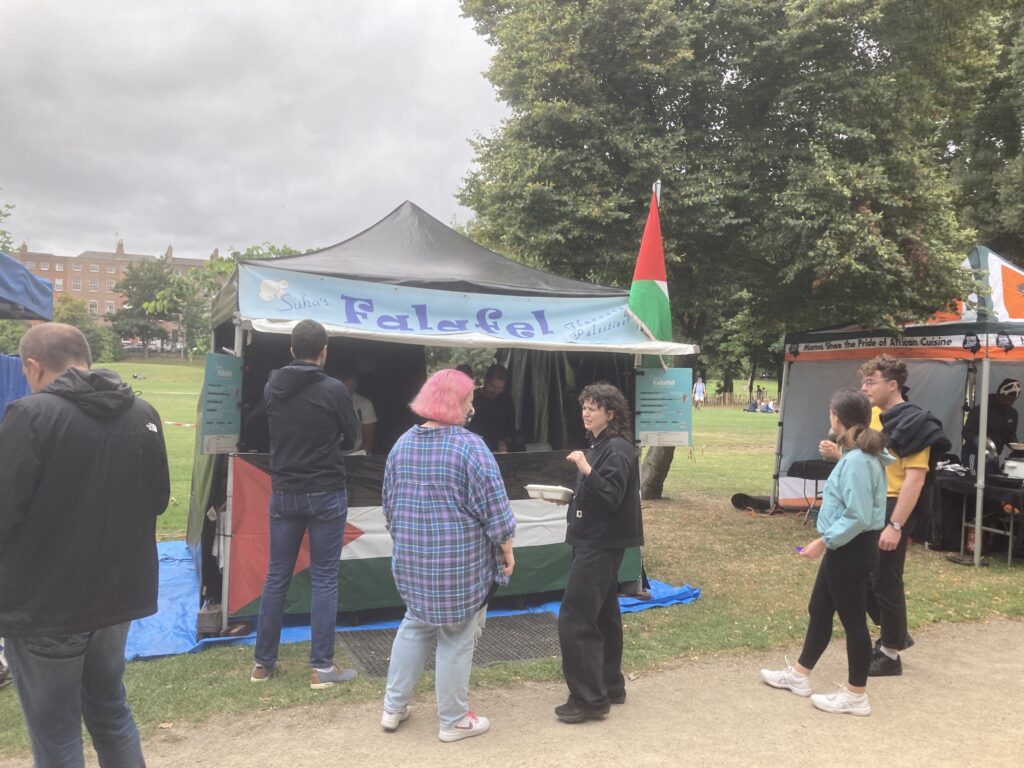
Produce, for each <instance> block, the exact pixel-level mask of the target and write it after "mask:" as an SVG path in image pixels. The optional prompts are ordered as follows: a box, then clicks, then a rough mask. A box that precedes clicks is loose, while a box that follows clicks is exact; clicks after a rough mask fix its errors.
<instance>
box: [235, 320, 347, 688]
mask: <svg viewBox="0 0 1024 768" xmlns="http://www.w3.org/2000/svg"><path fill="white" fill-rule="evenodd" d="M291 351H292V357H293V358H294V360H293V361H292V362H291V364H290V365H287V366H285V367H284V368H279V369H277V370H275V371H271V373H270V379H269V380H268V381H267V385H266V387H265V388H264V395H263V398H264V402H265V404H266V409H267V425H268V427H269V429H270V479H271V486H272V491H273V493H272V495H271V498H270V565H269V567H268V568H267V580H266V582H264V585H263V596H262V599H261V600H260V613H259V618H258V619H257V624H256V653H255V657H256V664H255V665H254V666H253V670H252V674H251V675H250V678H249V679H250V680H252V682H254V683H262V682H265V681H266V680H267V679H269V678H270V677H272V676H273V674H274V671H275V669H276V667H277V651H278V646H279V645H280V642H281V621H282V618H283V615H284V603H285V596H286V595H287V594H288V587H289V585H290V584H291V580H292V571H294V570H295V561H296V558H297V557H298V554H299V547H300V545H301V544H302V537H303V535H304V534H307V533H308V534H309V572H310V582H311V583H310V587H311V595H310V611H309V612H310V629H311V634H312V638H311V643H310V647H309V666H310V678H309V687H310V688H312V689H314V690H318V689H321V688H330V687H331V686H333V685H335V684H337V683H344V682H347V681H349V680H351V679H353V678H354V677H355V676H356V673H355V670H352V669H341V668H339V667H338V666H337V665H336V664H335V663H334V626H335V624H336V622H337V618H338V563H339V561H340V560H341V545H342V539H343V536H344V533H345V519H346V518H347V517H348V495H347V493H346V490H345V487H346V486H345V482H346V476H345V459H344V452H345V451H347V450H350V449H351V448H352V447H353V445H354V444H355V437H356V435H357V434H358V433H359V430H360V429H361V426H360V424H359V419H358V418H357V417H356V412H355V409H354V408H353V407H352V398H351V397H349V393H348V390H346V389H345V385H344V384H342V383H341V382H340V381H338V380H337V379H332V378H331V377H329V376H328V375H327V374H326V373H325V372H324V369H323V365H324V363H325V362H326V361H327V331H325V330H324V327H323V326H322V325H320V323H318V322H316V321H314V320H303V321H302V322H300V323H298V324H297V325H296V326H295V328H294V330H293V331H292V345H291Z"/></svg>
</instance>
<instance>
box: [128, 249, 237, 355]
mask: <svg viewBox="0 0 1024 768" xmlns="http://www.w3.org/2000/svg"><path fill="white" fill-rule="evenodd" d="M234 269H235V262H234V261H232V260H226V259H217V260H213V261H208V262H206V263H205V264H204V265H203V266H202V267H199V268H195V269H190V270H187V271H186V272H185V273H184V274H181V275H174V276H172V277H171V279H170V283H169V284H168V285H167V287H166V288H164V289H163V290H161V291H159V292H158V293H157V294H156V296H155V297H154V299H153V300H152V301H147V302H146V303H145V304H144V305H143V306H144V308H145V310H146V312H147V313H151V314H158V315H164V316H168V317H177V318H178V329H179V332H180V334H181V336H182V338H183V344H184V352H185V353H187V354H188V356H189V357H191V356H193V355H195V354H202V353H204V352H208V351H209V350H210V340H211V336H212V331H213V329H212V328H211V326H210V303H211V302H212V301H213V297H214V296H216V295H217V292H218V291H219V290H220V289H221V287H222V286H223V285H224V282H225V281H226V280H227V279H228V278H229V277H231V273H232V272H233V271H234Z"/></svg>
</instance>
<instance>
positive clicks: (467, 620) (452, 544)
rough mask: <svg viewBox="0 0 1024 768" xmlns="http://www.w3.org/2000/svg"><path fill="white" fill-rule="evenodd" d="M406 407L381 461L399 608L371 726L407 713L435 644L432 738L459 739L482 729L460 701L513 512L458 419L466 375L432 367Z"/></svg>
mask: <svg viewBox="0 0 1024 768" xmlns="http://www.w3.org/2000/svg"><path fill="white" fill-rule="evenodd" d="M409 407H410V408H411V409H412V411H413V413H415V414H416V415H417V416H420V417H422V418H424V419H426V421H425V422H424V423H423V424H422V425H417V426H414V427H412V428H411V429H410V430H409V431H408V432H406V433H405V434H404V435H402V436H401V437H400V438H398V442H396V443H395V446H394V448H392V449H391V453H390V454H389V455H388V461H387V465H386V466H385V469H384V490H383V493H382V500H383V506H384V518H385V520H386V521H387V527H388V532H389V533H390V534H391V539H392V541H393V542H394V549H393V553H392V555H391V572H392V574H393V575H394V578H395V586H396V587H398V592H399V594H400V595H401V596H402V600H403V601H404V602H405V606H406V612H405V617H404V618H403V619H402V623H401V625H400V626H399V628H398V634H397V635H396V636H395V641H394V644H393V645H392V648H391V664H390V666H389V668H388V686H387V692H386V693H385V695H384V714H383V716H382V717H381V721H380V725H381V727H382V728H383V729H384V730H385V731H395V730H397V729H398V726H399V725H401V723H402V722H403V721H404V720H405V719H406V718H408V717H409V713H410V711H411V708H410V706H409V702H410V701H411V700H412V696H413V693H415V689H416V683H417V682H418V681H419V679H420V677H421V676H422V675H423V666H424V663H425V662H426V658H427V654H428V653H429V652H430V651H431V650H432V649H434V645H435V643H436V664H435V670H436V672H435V686H436V689H437V714H438V717H439V719H440V721H441V729H440V731H439V732H438V738H440V740H441V741H444V742H452V741H461V740H462V739H465V738H469V737H471V736H479V735H480V734H483V733H486V732H487V730H488V729H489V728H490V722H489V721H488V720H487V718H486V717H481V716H480V715H477V714H476V713H474V712H472V711H470V709H469V705H468V703H467V696H468V692H469V674H470V671H471V669H472V667H473V651H474V649H475V647H476V640H477V638H478V637H479V636H480V632H481V630H482V629H483V624H484V617H485V616H486V613H487V601H488V599H489V598H490V597H491V595H492V594H493V592H494V590H495V589H496V588H497V585H500V584H508V582H509V578H510V577H511V576H512V569H513V568H514V567H515V556H514V555H513V553H512V537H513V536H514V535H515V532H516V520H515V517H513V515H512V507H511V505H510V504H509V501H508V495H507V493H506V492H505V482H504V481H503V480H502V478H501V471H500V470H499V469H498V465H497V462H495V460H494V456H493V455H491V452H490V450H488V448H487V445H486V444H485V443H484V441H483V440H482V439H481V438H480V437H479V436H478V435H475V434H473V433H472V432H470V431H469V430H468V429H466V428H465V424H466V423H467V422H468V421H469V420H470V419H471V418H472V416H473V380H472V379H471V378H470V377H469V376H466V375H465V374H464V373H461V372H460V371H455V370H451V369H445V370H441V371H438V372H437V373H435V374H434V375H433V376H431V377H430V378H429V379H428V380H427V382H426V383H425V384H424V385H423V387H422V388H421V389H420V391H419V394H417V395H416V397H415V398H414V399H413V401H412V402H411V403H410V404H409Z"/></svg>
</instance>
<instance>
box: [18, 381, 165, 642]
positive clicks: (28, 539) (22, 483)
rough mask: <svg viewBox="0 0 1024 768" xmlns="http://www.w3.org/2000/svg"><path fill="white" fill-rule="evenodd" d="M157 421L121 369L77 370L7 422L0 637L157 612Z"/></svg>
mask: <svg viewBox="0 0 1024 768" xmlns="http://www.w3.org/2000/svg"><path fill="white" fill-rule="evenodd" d="M169 497H170V479H169V477H168V473H167V451H166V448H165V446H164V437H163V429H162V427H161V422H160V416H159V415H158V414H157V412H156V410H154V409H153V407H152V406H151V405H149V404H148V403H146V402H143V401H142V400H139V399H137V398H136V397H135V394H134V393H133V392H132V390H131V387H130V386H128V385H127V384H125V383H124V382H123V381H121V379H120V378H119V377H118V375H117V374H116V373H114V372H113V371H106V370H90V371H87V370H78V369H76V368H69V369H68V370H66V371H65V372H64V373H63V374H61V375H60V376H59V377H58V378H57V379H56V380H54V381H53V382H52V383H51V384H50V385H49V386H48V387H46V388H45V389H44V390H43V391H42V392H39V393H38V394H34V395H28V396H27V397H23V398H21V399H20V400H15V401H14V402H13V403H11V404H10V406H8V408H7V412H6V413H5V414H4V417H3V421H2V422H0V636H7V637H44V636H53V635H65V634H72V633H76V632H87V631H91V630H95V629H101V628H103V627H108V626H113V625H114V624H120V623H122V622H125V621H129V620H131V619H137V618H141V617H143V616H148V615H150V614H151V613H155V612H156V607H157V603H156V597H157V558H156V531H155V529H156V517H157V515H159V514H161V513H162V512H163V511H164V509H165V508H166V507H167V501H168V498H169Z"/></svg>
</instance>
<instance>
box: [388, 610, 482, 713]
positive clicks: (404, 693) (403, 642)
mask: <svg viewBox="0 0 1024 768" xmlns="http://www.w3.org/2000/svg"><path fill="white" fill-rule="evenodd" d="M486 618H487V608H486V606H485V607H483V608H481V609H480V610H479V611H477V612H476V614H474V615H473V616H471V617H470V618H469V619H468V620H466V621H464V622H463V623H462V624H448V625H445V626H441V627H436V626H434V625H433V624H424V623H423V622H422V621H417V620H416V619H414V618H413V617H412V614H410V613H408V612H406V614H405V618H403V619H402V623H401V625H400V626H399V627H398V634H397V635H395V642H394V644H393V645H392V646H391V664H390V666H389V667H388V688H387V691H386V692H385V694H384V709H385V710H387V711H388V712H401V711H402V709H404V708H405V706H406V705H407V704H408V703H409V702H410V701H412V696H413V692H414V691H415V690H416V683H418V682H419V680H420V678H421V677H422V676H423V667H424V665H426V663H427V654H428V653H430V651H431V649H432V648H433V647H434V644H435V643H436V644H437V651H436V655H435V657H434V658H435V661H434V669H435V671H434V678H435V684H434V691H435V695H436V696H437V715H438V718H439V719H440V721H441V727H442V728H451V727H453V726H454V725H455V724H456V723H457V722H459V720H461V719H462V718H463V717H465V715H466V713H467V712H468V711H469V704H468V703H467V699H468V696H469V674H470V672H471V671H472V670H473V651H474V650H475V649H476V641H477V639H478V638H479V637H480V633H481V632H482V631H483V628H484V622H485V620H486Z"/></svg>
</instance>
